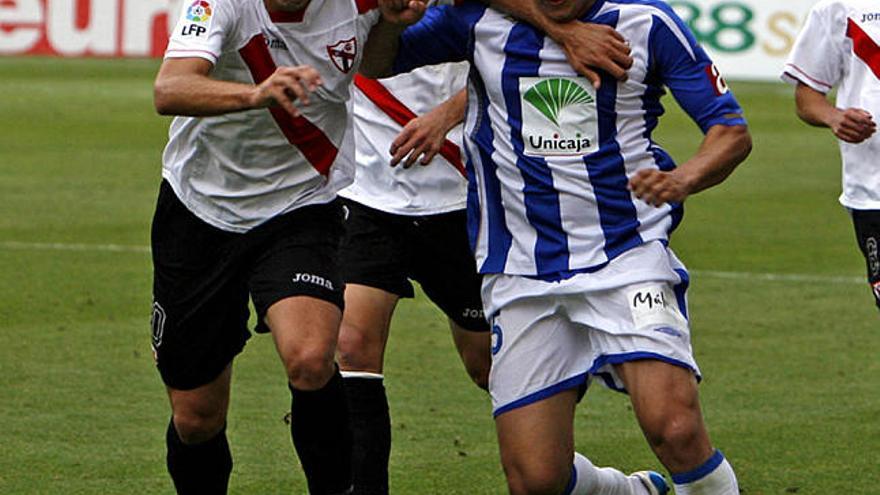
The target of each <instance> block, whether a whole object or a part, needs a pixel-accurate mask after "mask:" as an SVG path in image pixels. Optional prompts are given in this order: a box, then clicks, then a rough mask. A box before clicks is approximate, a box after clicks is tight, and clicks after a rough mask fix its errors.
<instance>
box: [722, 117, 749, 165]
mask: <svg viewBox="0 0 880 495" xmlns="http://www.w3.org/2000/svg"><path fill="white" fill-rule="evenodd" d="M717 130H718V131H719V133H718V137H719V138H720V139H722V140H723V142H724V145H723V147H724V149H725V150H726V152H725V154H726V155H727V161H728V162H729V163H731V164H732V165H734V166H736V165H737V164H739V163H742V162H743V161H745V159H746V158H748V156H749V154H750V153H751V152H752V135H751V133H750V132H749V128H748V126H746V125H743V124H741V125H731V126H717Z"/></svg>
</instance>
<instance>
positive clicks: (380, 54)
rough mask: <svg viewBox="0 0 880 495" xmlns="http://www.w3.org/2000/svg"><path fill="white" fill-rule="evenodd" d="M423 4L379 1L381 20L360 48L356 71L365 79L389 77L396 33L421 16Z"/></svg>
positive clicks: (418, 0) (417, 0)
mask: <svg viewBox="0 0 880 495" xmlns="http://www.w3.org/2000/svg"><path fill="white" fill-rule="evenodd" d="M427 8H428V4H427V2H426V1H425V0H379V11H380V12H381V13H382V18H381V19H380V20H379V22H378V23H377V24H376V25H375V26H373V29H371V30H370V35H369V37H368V38H367V42H366V43H365V44H364V58H363V61H362V62H361V66H360V69H358V71H359V72H360V73H361V74H362V75H364V76H366V77H369V78H372V79H379V78H382V77H388V76H390V75H392V70H391V69H392V65H393V64H394V57H395V56H397V49H398V44H399V42H400V33H402V32H403V30H404V29H406V27H407V26H411V25H413V24H415V23H417V22H419V20H420V19H421V18H422V16H423V15H425V9H427Z"/></svg>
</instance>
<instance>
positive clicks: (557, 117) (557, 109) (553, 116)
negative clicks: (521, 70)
mask: <svg viewBox="0 0 880 495" xmlns="http://www.w3.org/2000/svg"><path fill="white" fill-rule="evenodd" d="M528 79H532V78H528ZM528 82H529V83H531V81H528ZM522 86H525V85H522ZM523 89H524V91H523V93H522V100H523V103H524V105H523V106H524V108H523V140H524V141H525V142H524V145H525V149H526V153H527V154H531V155H544V156H553V155H572V156H574V155H584V154H587V153H590V152H592V151H595V150H596V131H597V125H596V98H595V97H594V96H593V95H592V94H591V93H590V91H588V90H587V89H586V88H584V86H582V85H581V84H579V83H578V81H577V80H576V79H575V78H562V77H557V78H550V79H540V80H538V81H537V82H534V83H532V84H530V85H528V86H525V87H523ZM526 104H527V105H526Z"/></svg>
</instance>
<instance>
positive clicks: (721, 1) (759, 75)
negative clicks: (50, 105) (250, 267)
mask: <svg viewBox="0 0 880 495" xmlns="http://www.w3.org/2000/svg"><path fill="white" fill-rule="evenodd" d="M181 1H182V0H0V55H56V56H65V57H83V56H87V57H158V56H161V55H162V53H163V51H164V50H165V45H166V43H167V40H168V33H169V31H170V30H171V29H173V27H174V23H175V21H176V18H177V15H178V13H179V12H180V4H181ZM321 1H338V0H321ZM815 1H816V0H786V1H784V2H768V1H761V0H669V2H668V3H669V4H670V5H671V6H672V7H673V8H674V9H675V11H676V12H677V13H678V14H679V15H680V16H681V18H682V19H684V20H685V22H687V23H688V25H689V26H690V27H691V29H692V30H693V31H694V33H695V34H696V36H697V38H698V40H699V41H700V43H702V44H703V46H704V47H705V48H706V50H707V51H708V52H709V54H710V55H711V56H712V58H713V59H714V60H715V62H716V64H717V65H718V66H719V67H720V68H721V71H722V72H723V73H724V75H725V76H726V77H727V78H729V79H775V78H776V77H777V75H778V73H779V71H780V69H781V68H782V65H783V63H784V60H785V56H786V55H787V54H788V51H789V50H790V49H791V46H792V44H793V43H794V40H795V37H796V36H797V33H798V31H799V30H800V28H801V25H802V24H803V21H804V19H805V17H806V15H807V12H808V11H809V9H810V7H811V6H812V5H813V3H815Z"/></svg>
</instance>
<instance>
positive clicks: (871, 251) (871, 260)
mask: <svg viewBox="0 0 880 495" xmlns="http://www.w3.org/2000/svg"><path fill="white" fill-rule="evenodd" d="M865 252H867V253H868V271H869V272H870V273H871V278H873V277H876V276H877V275H880V257H878V255H877V239H876V238H875V237H868V239H867V240H866V241H865Z"/></svg>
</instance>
